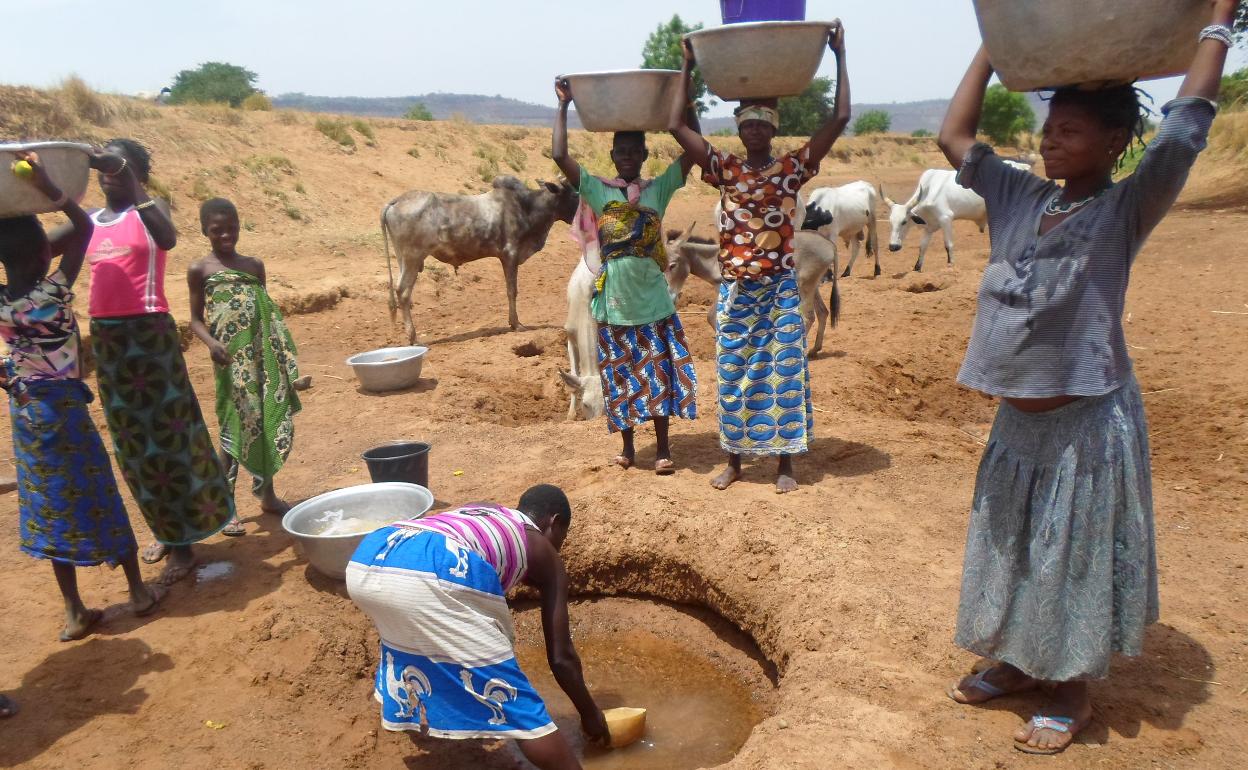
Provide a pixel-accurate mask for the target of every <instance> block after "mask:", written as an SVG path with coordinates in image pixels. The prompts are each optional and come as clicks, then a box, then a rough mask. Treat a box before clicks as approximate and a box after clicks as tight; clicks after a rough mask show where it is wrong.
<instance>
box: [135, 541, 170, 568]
mask: <svg viewBox="0 0 1248 770" xmlns="http://www.w3.org/2000/svg"><path fill="white" fill-rule="evenodd" d="M168 555H169V546H167V545H165V544H164V543H152V544H151V545H149V546H148V547H146V548H144V549H143V553H142V554H141V555H140V556H139V558H140V559H142V560H143V563H144V564H156V563H157V562H159V561H162V560H164V558H165V557H166V556H168Z"/></svg>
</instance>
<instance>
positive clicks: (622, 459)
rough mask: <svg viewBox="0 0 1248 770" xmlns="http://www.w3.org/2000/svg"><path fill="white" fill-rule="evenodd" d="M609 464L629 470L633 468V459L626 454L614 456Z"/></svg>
mask: <svg viewBox="0 0 1248 770" xmlns="http://www.w3.org/2000/svg"><path fill="white" fill-rule="evenodd" d="M611 462H612V463H614V464H616V465H618V466H620V467H621V468H623V469H624V470H628V469H629V468H631V467H633V458H632V457H630V456H628V455H626V454H618V455H616V456H615V459H614V460H612V461H611Z"/></svg>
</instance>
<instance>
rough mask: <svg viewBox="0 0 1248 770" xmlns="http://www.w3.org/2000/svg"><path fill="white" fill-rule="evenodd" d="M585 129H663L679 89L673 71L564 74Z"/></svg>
mask: <svg viewBox="0 0 1248 770" xmlns="http://www.w3.org/2000/svg"><path fill="white" fill-rule="evenodd" d="M563 77H565V78H566V79H567V81H568V85H570V86H571V88H572V100H573V102H575V103H576V116H577V117H578V118H580V119H581V125H582V126H584V127H585V130H586V131H666V130H667V126H668V121H669V120H670V118H671V113H672V102H674V101H675V100H676V92H677V91H678V90H679V88H680V72H678V71H676V70H615V71H613V72H578V73H576V74H573V75H564V76H563Z"/></svg>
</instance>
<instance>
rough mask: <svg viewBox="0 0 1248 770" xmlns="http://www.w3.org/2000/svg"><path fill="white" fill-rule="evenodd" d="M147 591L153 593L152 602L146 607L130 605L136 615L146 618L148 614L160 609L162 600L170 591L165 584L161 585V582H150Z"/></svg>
mask: <svg viewBox="0 0 1248 770" xmlns="http://www.w3.org/2000/svg"><path fill="white" fill-rule="evenodd" d="M147 591H148V593H150V594H151V595H152V603H151V604H149V605H147V606H146V607H142V608H137V609H136V608H135V607H134V605H133V604H131V605H130V608H131V611H132V612H133V613H134V616H135V617H136V618H145V617H147V616H148V615H151V614H152V613H153V612H155V611H156V610H158V609H160V602H161V601H162V600H163V599H164V598H165V596H166V595H168V593H169V589H168V588H167V587H165V586H162V585H160V584H159V583H148V584H147Z"/></svg>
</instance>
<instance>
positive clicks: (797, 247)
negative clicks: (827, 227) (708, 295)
mask: <svg viewBox="0 0 1248 770" xmlns="http://www.w3.org/2000/svg"><path fill="white" fill-rule="evenodd" d="M692 230H693V225H690V226H689V228H688V229H686V230H685V232H683V233H680V234H679V235H677V236H676V237H675V238H669V240H668V242H667V259H668V269H667V285H668V292H669V293H670V294H671V295H672V299H673V301H675V299H676V298H677V297H679V296H680V292H681V290H682V289H683V288H684V286H685V281H686V280H688V278H689V276H690V275H695V276H697V277H698V278H701V279H702V280H704V281H706V282H707V283H709V284H711V285H712V286H718V285H719V284H720V281H721V278H720V274H719V245H718V244H716V243H712V242H710V241H706V240H703V239H699V238H693V237H691V236H690V233H691V232H692ZM669 235H670V234H669ZM793 261H794V263H795V264H796V265H797V289H798V293H799V294H800V295H801V297H802V314H803V315H804V316H805V318H806V330H807V332H808V333H809V331H810V328H811V326H813V325H815V324H816V323H817V324H818V326H817V331H816V332H815V343H814V345H812V346H811V348H810V354H809V355H810V356H811V357H812V358H813V357H814V356H815V355H817V354H818V353H819V351H820V350H822V349H823V334H824V331H825V330H826V329H827V324H828V317H829V315H830V316H831V318H832V328H836V322H837V321H838V320H839V319H840V317H841V291H840V287H839V286H838V285H837V278H836V274H837V270H838V261H837V253H836V244H834V243H832V242H831V241H829V240H828V239H827V238H824V237H823V236H822V235H819V234H818V233H814V232H810V231H802V232H799V233H797V234H795V235H794V236H793ZM825 277H830V278H831V280H832V293H831V296H830V297H829V304H830V305H831V311H830V312H829V309H828V305H825V304H824V303H823V298H822V297H820V296H819V286H820V285H821V284H822V283H823V280H824V278H825ZM707 321H708V322H709V323H710V324H711V328H715V307H714V306H712V307H711V309H710V311H709V312H708V313H707Z"/></svg>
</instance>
